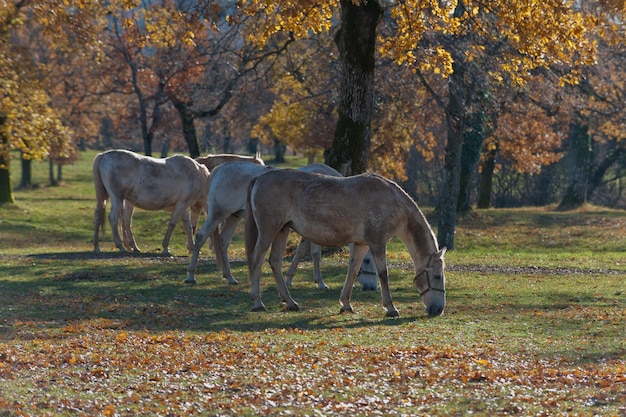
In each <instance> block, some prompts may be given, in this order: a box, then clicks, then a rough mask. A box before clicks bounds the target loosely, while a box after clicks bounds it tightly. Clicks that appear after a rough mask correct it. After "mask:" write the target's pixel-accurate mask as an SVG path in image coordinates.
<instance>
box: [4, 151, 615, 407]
mask: <svg viewBox="0 0 626 417" xmlns="http://www.w3.org/2000/svg"><path fill="white" fill-rule="evenodd" d="M93 156H94V153H93V152H89V153H85V154H81V159H80V161H79V162H78V163H77V164H76V165H74V166H71V167H66V168H65V169H64V178H65V179H66V183H65V184H63V185H62V186H60V187H47V186H46V185H45V183H46V178H47V165H46V164H45V163H34V172H33V174H34V181H35V182H38V183H39V187H38V188H35V189H32V190H23V191H16V199H17V203H16V204H15V205H2V206H0V415H68V416H69V415H109V416H113V415H128V416H131V415H138V414H141V415H183V414H192V415H233V416H235V415H237V416H239V415H260V414H271V415H379V414H383V415H389V414H398V415H453V416H456V415H458V416H464V415H469V414H470V413H471V414H473V415H481V416H482V415H484V416H491V415H523V416H526V415H583V416H592V415H603V416H611V415H616V416H619V415H624V413H626V408H625V407H624V405H623V404H624V403H625V402H626V394H625V393H626V377H625V376H624V375H626V359H625V355H626V347H625V346H624V338H625V334H626V324H625V323H626V294H625V292H624V290H625V289H626V288H625V287H626V212H624V211H614V210H606V209H602V208H597V207H587V208H585V209H584V210H580V211H577V212H571V213H560V212H555V211H554V210H552V209H551V208H533V209H516V210H480V211H477V212H476V213H474V215H472V216H468V217H466V218H464V219H461V220H460V223H459V226H458V229H457V235H456V249H455V250H454V251H451V252H449V253H448V254H447V255H446V261H447V264H448V271H447V273H446V279H447V290H448V294H447V302H448V304H447V307H446V311H445V314H444V315H443V316H441V317H437V318H428V317H427V316H426V314H425V313H424V311H423V306H422V305H421V302H420V301H419V297H418V295H417V294H416V293H415V290H414V289H412V286H411V280H412V277H413V272H412V267H411V265H410V258H409V257H408V254H407V253H406V250H405V249H404V247H403V246H402V245H401V244H400V243H399V242H398V241H397V240H393V241H392V242H391V243H390V244H389V248H388V249H389V254H388V257H389V266H390V276H391V280H392V282H391V291H392V296H393V297H394V301H395V304H396V306H397V307H398V309H399V310H400V313H401V317H400V318H398V319H388V318H385V317H384V310H383V309H382V307H381V306H380V294H379V293H372V292H361V291H359V290H358V289H357V288H355V291H354V293H353V306H354V308H355V311H356V313H355V314H343V315H342V314H339V313H338V312H339V304H338V298H339V292H340V289H341V286H342V285H343V278H344V274H345V269H346V262H347V253H346V252H345V251H341V252H331V253H328V254H326V256H325V257H324V258H323V261H322V273H323V275H324V279H325V281H326V282H327V283H328V284H329V286H330V287H331V289H330V291H327V292H326V291H319V290H317V289H316V288H315V286H314V284H313V283H312V273H311V269H312V267H311V264H310V262H305V263H303V264H302V265H301V268H300V270H299V272H298V274H297V275H296V278H295V280H294V281H295V285H294V288H293V289H292V290H291V292H292V295H293V297H294V299H295V300H296V301H298V303H299V304H300V307H301V311H300V312H286V311H284V310H283V308H282V305H281V303H280V302H279V297H278V294H277V291H276V286H275V284H274V283H273V279H272V278H271V273H270V270H269V268H268V267H267V268H266V269H265V270H264V277H263V282H262V285H263V286H262V290H263V300H264V302H265V304H266V306H267V307H268V311H267V312H265V313H253V312H251V311H250V308H251V305H252V304H251V301H250V298H249V286H248V284H247V282H246V281H247V279H246V275H247V267H246V265H245V261H244V252H243V241H242V235H241V233H239V234H238V235H237V237H236V239H235V241H234V244H233V248H232V251H231V258H232V260H233V274H234V275H235V277H236V278H238V279H239V281H240V282H241V283H242V284H241V285H239V286H227V285H226V284H225V282H224V281H223V280H222V279H221V278H219V274H218V271H217V268H216V266H215V262H214V259H213V257H212V256H211V253H210V250H209V249H208V248H205V249H204V252H203V254H202V256H201V258H200V263H199V268H198V274H197V279H198V284H197V285H194V286H188V285H184V284H183V280H184V278H185V276H186V268H187V265H188V259H187V256H186V254H185V237H184V233H183V231H182V228H181V227H180V226H179V227H177V228H176V231H175V233H174V236H173V237H172V240H171V244H170V249H171V251H172V253H174V254H175V255H176V256H174V257H171V258H169V257H168V258H164V257H161V256H159V255H158V254H159V252H160V250H161V248H160V242H161V240H162V237H163V234H164V232H165V229H166V223H167V219H168V213H165V212H145V211H139V210H138V211H137V213H136V214H135V217H134V219H133V229H134V231H135V237H136V239H137V243H138V244H139V246H140V247H141V248H142V249H143V253H142V254H141V255H122V254H118V253H117V252H116V251H115V250H114V247H113V244H112V242H111V233H110V230H107V233H106V236H105V240H104V242H102V244H101V248H102V250H103V253H102V254H99V255H95V254H93V253H92V249H93V245H92V242H91V240H92V236H93V209H94V201H93V199H94V193H93V185H92V183H91V175H90V170H91V160H92V159H93ZM301 163H302V161H300V160H297V161H296V160H291V161H290V163H289V164H291V165H297V164H301ZM14 167H19V164H14ZM12 173H13V176H14V178H13V180H14V181H15V182H17V180H18V178H17V177H18V176H19V172H18V171H17V170H16V169H14V170H13V172H12ZM425 211H426V212H427V213H429V210H428V209H426V210H425ZM431 224H433V225H434V224H436V223H435V222H434V220H432V219H431ZM285 265H287V264H285Z"/></svg>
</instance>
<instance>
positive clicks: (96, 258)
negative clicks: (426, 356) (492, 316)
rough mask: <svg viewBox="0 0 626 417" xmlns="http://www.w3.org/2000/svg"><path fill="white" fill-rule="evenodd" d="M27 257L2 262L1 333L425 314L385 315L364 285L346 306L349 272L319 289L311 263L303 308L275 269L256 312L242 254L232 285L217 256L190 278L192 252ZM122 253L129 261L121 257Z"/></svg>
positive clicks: (254, 326) (2, 336) (297, 324)
mask: <svg viewBox="0 0 626 417" xmlns="http://www.w3.org/2000/svg"><path fill="white" fill-rule="evenodd" d="M22 258H23V260H24V261H25V262H24V263H25V264H26V265H24V263H22V264H19V265H12V266H6V265H3V266H0V276H8V277H13V278H11V279H0V303H1V305H2V306H1V307H0V340H8V339H13V340H15V339H19V338H29V337H33V336H32V334H31V332H30V331H28V332H23V331H21V330H20V325H19V323H29V324H28V325H27V326H26V327H28V328H30V327H32V325H34V326H35V327H36V328H38V329H39V330H40V331H52V332H54V331H57V332H62V331H63V329H64V328H66V326H68V325H71V324H72V323H76V322H81V321H99V322H102V321H104V322H105V323H107V324H106V326H110V327H111V328H122V329H128V330H150V331H159V332H162V331H171V330H177V331H216V332H220V331H251V332H256V331H264V330H267V329H283V328H299V329H303V330H304V329H333V328H338V327H342V328H358V327H366V326H370V325H371V324H372V323H384V324H386V325H390V326H396V325H401V324H405V323H407V322H410V321H415V320H416V319H420V318H421V317H423V318H424V319H426V316H425V314H423V312H422V310H421V309H420V312H419V313H418V315H419V316H418V317H417V318H416V317H413V316H412V314H411V312H409V311H408V309H407V312H409V314H408V315H407V316H406V317H402V318H399V319H393V320H392V319H386V318H384V311H383V310H382V308H381V309H380V310H378V309H377V310H376V315H373V316H370V314H369V310H370V309H371V307H372V306H379V305H380V293H378V292H375V293H374V292H361V291H360V290H358V287H357V288H355V291H354V293H353V297H352V298H353V303H357V304H354V305H355V309H356V310H357V313H356V314H354V315H342V314H339V304H338V298H339V293H340V290H341V286H342V285H343V282H342V280H341V281H339V280H338V279H332V278H330V280H328V279H327V282H328V284H329V285H331V290H330V291H324V290H319V289H317V288H316V287H315V284H314V283H313V280H312V273H311V271H310V270H309V269H306V270H299V271H298V273H297V274H296V277H295V281H294V285H295V286H294V288H292V289H290V291H291V293H292V296H293V297H294V299H295V300H296V301H297V302H298V303H299V305H300V306H301V311H299V312H287V311H284V308H283V306H282V303H281V302H280V298H279V296H278V292H277V290H276V285H275V283H274V281H273V279H272V277H271V274H269V273H265V274H264V276H263V279H262V296H263V300H264V302H265V304H266V306H267V311H266V312H251V311H250V309H251V306H252V303H251V300H250V296H249V285H248V284H247V279H246V278H245V276H244V277H242V276H241V274H242V271H246V264H245V262H243V261H234V262H232V264H231V267H232V269H233V272H234V273H235V274H236V276H237V278H238V279H239V280H240V282H241V284H240V285H237V286H229V285H227V284H226V283H225V281H224V280H223V279H222V278H221V277H220V274H219V273H218V270H217V267H216V265H215V262H214V260H213V258H212V257H209V259H208V260H207V259H206V258H202V257H201V259H200V263H199V267H198V282H199V283H198V284H195V285H189V284H184V283H183V280H184V278H185V276H186V269H187V265H188V264H187V262H188V259H187V257H161V256H154V255H151V254H122V253H117V252H110V253H101V254H94V253H92V252H78V253H76V252H71V253H70V252H67V253H50V254H43V255H31V256H27V257H22ZM120 260H121V261H128V262H127V264H125V265H121V264H120V262H119V261H120ZM55 261H63V262H58V264H60V266H59V265H55V264H57V262H55ZM100 261H102V262H100ZM29 263H32V264H31V265H29ZM32 265H35V266H32ZM25 268H26V269H29V271H28V272H26V271H25ZM344 271H345V268H344V267H343V266H336V267H334V266H329V267H326V268H325V269H324V273H325V275H326V276H327V277H342V276H343V274H344ZM243 273H244V274H245V272H243ZM392 291H393V290H392ZM405 298H407V297H404V296H403V295H400V294H399V297H398V299H397V301H398V302H401V303H402V302H404V299H405ZM411 298H412V299H411V300H410V301H408V300H407V302H410V303H414V304H416V305H417V303H419V297H418V295H417V294H416V293H414V291H413V292H412V293H411ZM360 311H363V312H365V311H367V313H363V314H360ZM411 311H412V310H411Z"/></svg>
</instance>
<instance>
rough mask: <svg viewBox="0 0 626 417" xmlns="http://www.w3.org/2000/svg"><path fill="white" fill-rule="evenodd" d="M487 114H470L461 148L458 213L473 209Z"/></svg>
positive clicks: (479, 112) (477, 112) (480, 112)
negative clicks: (475, 183)
mask: <svg viewBox="0 0 626 417" xmlns="http://www.w3.org/2000/svg"><path fill="white" fill-rule="evenodd" d="M484 123H485V114H484V113H483V112H482V111H480V110H479V111H476V112H474V113H472V114H471V115H469V116H468V121H467V123H466V125H465V129H464V133H463V146H462V148H461V173H460V184H459V199H458V201H457V212H458V213H460V214H461V213H469V211H470V210H471V205H470V197H471V184H472V180H473V179H474V175H475V174H476V170H477V168H478V162H479V161H480V153H481V151H482V148H483V140H484V138H485V137H484Z"/></svg>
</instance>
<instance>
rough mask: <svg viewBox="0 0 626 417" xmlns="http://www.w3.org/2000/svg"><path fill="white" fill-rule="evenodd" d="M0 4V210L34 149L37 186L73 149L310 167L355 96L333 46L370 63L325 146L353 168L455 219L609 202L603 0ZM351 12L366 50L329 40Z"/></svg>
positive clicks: (614, 143) (623, 166) (611, 62)
mask: <svg viewBox="0 0 626 417" xmlns="http://www.w3.org/2000/svg"><path fill="white" fill-rule="evenodd" d="M0 5H1V7H0V64H1V65H0V196H2V199H1V200H2V201H5V202H6V201H12V200H13V195H12V190H11V189H10V181H9V180H8V175H9V171H8V166H9V164H10V163H11V156H10V155H11V154H10V151H12V150H13V151H14V150H18V151H19V152H20V155H21V158H20V159H21V163H22V180H21V185H20V186H21V187H30V186H32V180H31V176H30V167H29V166H30V160H33V159H49V160H50V182H51V183H52V184H55V183H57V182H59V181H61V180H62V167H63V166H64V165H66V164H71V163H72V161H74V160H75V158H76V153H77V152H79V151H80V150H81V149H86V148H95V149H106V148H113V147H114V148H128V149H133V150H136V151H139V152H143V153H145V154H148V155H153V154H156V156H158V155H161V156H165V155H167V154H170V153H172V152H181V153H188V154H189V155H191V156H197V155H199V154H201V153H207V152H212V153H216V152H238V153H253V152H255V151H257V150H260V151H261V152H262V153H263V154H268V153H269V154H273V156H274V158H275V160H276V161H280V160H281V159H282V158H283V157H284V155H285V154H286V153H298V154H301V155H305V156H307V157H308V158H309V159H310V161H322V160H326V161H327V162H328V160H329V157H330V158H331V159H332V154H333V152H337V149H336V148H333V147H334V146H336V144H337V141H338V138H339V136H340V135H341V134H342V133H341V129H342V126H343V123H344V119H345V117H346V115H345V113H350V109H348V111H346V110H345V109H343V110H342V108H341V106H343V105H344V103H345V102H344V100H345V98H346V97H348V98H350V94H352V95H353V96H355V95H356V96H358V95H359V94H364V95H367V94H368V92H367V91H365V92H363V91H361V90H358V87H359V86H358V85H356V86H355V84H359V83H358V82H355V81H354V80H352V85H350V79H349V78H350V76H351V74H350V73H349V70H346V68H347V67H350V68H351V66H358V65H359V63H358V62H352V63H350V62H349V59H350V57H349V56H348V55H347V53H346V51H345V50H346V48H347V49H349V50H353V51H356V52H358V53H365V55H362V56H361V58H363V56H364V58H363V60H365V61H367V62H366V63H365V64H367V65H369V64H370V63H372V64H373V65H374V67H373V72H372V73H371V75H369V77H370V79H371V80H370V79H368V82H369V81H371V82H372V84H373V86H374V88H373V91H372V96H371V100H369V98H368V97H369V96H367V97H356V98H355V97H352V98H354V99H355V101H357V102H358V101H359V100H360V101H361V102H365V103H366V104H367V105H366V106H364V107H363V108H362V109H359V110H358V111H359V112H360V113H359V112H357V113H358V114H356V116H355V117H357V118H358V117H361V116H363V118H364V123H363V126H361V127H360V128H359V129H360V130H359V129H357V130H359V131H358V132H357V133H356V134H354V133H349V134H350V135H353V136H359V135H361V136H362V137H360V138H359V139H362V142H359V143H358V144H356V145H354V144H348V145H342V146H344V148H346V149H343V152H344V153H346V152H348V153H350V152H351V153H352V154H356V153H358V152H363V153H364V154H365V156H364V157H363V158H362V159H361V160H360V161H359V163H360V164H361V165H358V166H357V168H356V170H355V171H360V170H364V169H367V170H370V171H374V172H378V173H381V174H383V175H385V176H387V177H391V178H394V179H396V180H397V181H398V182H400V183H401V184H402V185H403V187H404V188H405V189H406V190H407V192H409V194H411V195H412V196H413V197H414V198H415V199H416V200H417V201H418V202H419V203H420V204H421V205H426V206H433V207H440V208H441V209H446V208H448V207H453V208H454V209H456V211H459V212H467V211H469V210H471V207H472V206H473V205H477V206H478V207H481V208H485V207H516V206H523V205H548V204H559V207H560V208H562V209H570V208H576V207H580V206H581V205H582V204H584V203H586V202H588V201H590V202H593V203H594V204H599V205H604V206H610V207H618V208H624V207H626V199H625V193H624V187H625V186H626V184H625V182H624V177H625V176H626V152H624V151H625V150H626V140H624V138H625V137H626V122H625V121H626V112H625V110H624V108H625V104H626V84H625V83H626V74H625V71H624V67H625V66H626V41H625V40H626V33H625V32H626V30H625V27H624V16H625V15H626V6H625V4H624V2H623V1H620V0H603V1H585V0H579V1H574V2H568V1H560V0H559V1H540V2H539V1H533V0H523V1H515V0H498V1H489V2H483V1H463V2H462V1H459V2H445V1H442V2H438V1H422V2H415V1H409V0H407V1H401V2H396V1H373V0H372V1H369V2H367V3H365V2H364V3H363V4H361V3H360V2H359V1H341V2H339V1H331V2H327V3H325V4H321V5H320V4H316V3H315V2H312V1H293V2H292V1H288V0H280V1H275V2H263V1H258V0H248V1H237V2H234V1H208V0H196V1H192V0H143V1H133V0H111V1H107V2H96V1H93V2H92V1H67V0H54V1H47V0H46V1H43V0H11V1H3V2H1V3H0ZM358 13H361V15H358ZM365 13H369V14H370V17H371V19H370V20H372V22H370V23H369V24H370V29H372V28H373V29H372V30H374V31H375V34H376V38H375V39H374V40H375V41H376V43H375V45H374V44H373V40H372V39H373V38H371V37H370V38H371V39H369V38H368V35H367V34H360V33H357V34H356V38H355V39H357V41H355V42H352V43H349V42H348V44H347V46H346V45H345V44H344V45H343V46H341V44H340V42H341V40H340V38H341V37H342V36H344V37H345V35H346V31H347V30H348V28H349V26H348V25H347V24H346V22H350V19H352V23H355V22H356V23H359V20H358V19H360V18H362V17H363V16H365ZM355 16H356V17H355ZM361 23H362V22H361ZM364 25H365V23H363V24H362V26H358V25H357V27H358V28H361V27H363V28H364V27H365V26H364ZM358 30H360V29H358ZM358 30H357V32H358ZM339 34H341V35H342V36H339ZM360 40H363V42H361V41H360ZM367 42H369V44H367V45H366V43H367ZM337 45H339V46H340V48H339V50H338V47H337ZM372 47H373V49H371V50H372V51H373V52H372V54H373V56H372V57H371V58H372V59H371V60H370V59H369V58H368V57H367V52H366V51H365V52H364V50H365V49H367V48H372ZM341 48H343V49H341ZM362 50H363V51H362ZM346 57H347V58H346ZM366 58H367V59H366ZM370 61H371V62H370ZM365 64H364V65H365ZM366 76H368V75H367V74H366ZM350 88H352V90H350ZM355 88H356V89H355ZM370 101H371V103H370ZM370 104H371V105H370ZM338 114H339V116H338ZM347 117H350V115H349V114H348V115H347ZM368 118H369V120H368ZM355 158H357V157H355ZM357 159H358V158H357ZM331 165H333V164H331ZM334 165H337V163H334ZM453 170H454V174H451V172H453ZM443 194H445V196H444V195H443ZM446 196H447V197H446ZM450 196H452V197H453V198H452V199H453V200H454V201H453V204H452V203H450ZM444 197H445V198H444ZM446 198H447V200H446ZM442 226H445V225H442V224H439V228H440V229H442ZM440 242H441V238H440Z"/></svg>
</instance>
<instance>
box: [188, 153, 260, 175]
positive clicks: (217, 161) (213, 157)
mask: <svg viewBox="0 0 626 417" xmlns="http://www.w3.org/2000/svg"><path fill="white" fill-rule="evenodd" d="M196 162H198V163H199V164H202V165H204V166H206V167H207V168H209V171H211V172H213V170H214V169H215V168H217V167H218V166H219V165H222V164H225V163H226V162H252V163H253V164H258V165H265V162H263V159H262V158H261V154H260V153H259V152H257V153H256V154H255V155H254V156H247V155H235V154H230V153H218V154H208V155H206V156H199V157H197V158H196Z"/></svg>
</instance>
